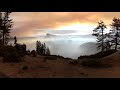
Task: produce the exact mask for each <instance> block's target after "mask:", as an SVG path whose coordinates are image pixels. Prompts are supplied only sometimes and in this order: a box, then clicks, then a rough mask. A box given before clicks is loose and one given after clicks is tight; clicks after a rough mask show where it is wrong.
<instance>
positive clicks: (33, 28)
mask: <svg viewBox="0 0 120 90" xmlns="http://www.w3.org/2000/svg"><path fill="white" fill-rule="evenodd" d="M10 17H11V18H12V19H13V22H14V27H13V30H12V31H11V35H12V36H17V37H36V36H40V35H44V34H46V33H48V32H49V33H52V34H62V35H63V34H64V35H66V34H70V35H76V34H90V33H92V30H93V29H94V28H95V27H96V26H97V22H98V21H100V20H102V21H104V22H105V24H106V25H107V26H109V25H110V24H111V22H112V19H113V17H117V18H119V17H120V12H12V13H11V16H10Z"/></svg>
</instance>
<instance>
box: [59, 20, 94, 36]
mask: <svg viewBox="0 0 120 90" xmlns="http://www.w3.org/2000/svg"><path fill="white" fill-rule="evenodd" d="M94 28H95V25H93V24H81V23H78V22H77V23H73V24H69V25H65V26H60V27H58V28H57V30H76V31H77V34H92V32H93V29H94Z"/></svg>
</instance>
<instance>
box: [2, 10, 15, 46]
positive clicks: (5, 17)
mask: <svg viewBox="0 0 120 90" xmlns="http://www.w3.org/2000/svg"><path fill="white" fill-rule="evenodd" d="M10 13H11V12H4V13H0V17H1V18H0V31H1V33H2V42H3V43H2V44H3V45H7V43H8V41H9V38H10V34H9V33H10V30H11V29H12V27H13V22H12V19H10V17H9V16H10Z"/></svg>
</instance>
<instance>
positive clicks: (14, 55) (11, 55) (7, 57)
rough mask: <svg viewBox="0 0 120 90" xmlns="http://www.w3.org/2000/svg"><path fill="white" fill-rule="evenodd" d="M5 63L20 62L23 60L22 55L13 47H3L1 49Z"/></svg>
mask: <svg viewBox="0 0 120 90" xmlns="http://www.w3.org/2000/svg"><path fill="white" fill-rule="evenodd" d="M0 49H1V50H2V51H1V56H3V62H20V61H21V60H22V58H21V56H20V54H19V53H18V52H17V50H16V49H15V47H13V46H3V47H1V48H0Z"/></svg>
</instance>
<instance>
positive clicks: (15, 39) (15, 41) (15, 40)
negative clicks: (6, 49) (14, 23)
mask: <svg viewBox="0 0 120 90" xmlns="http://www.w3.org/2000/svg"><path fill="white" fill-rule="evenodd" d="M14 44H15V45H16V44H17V38H16V36H15V37H14Z"/></svg>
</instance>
